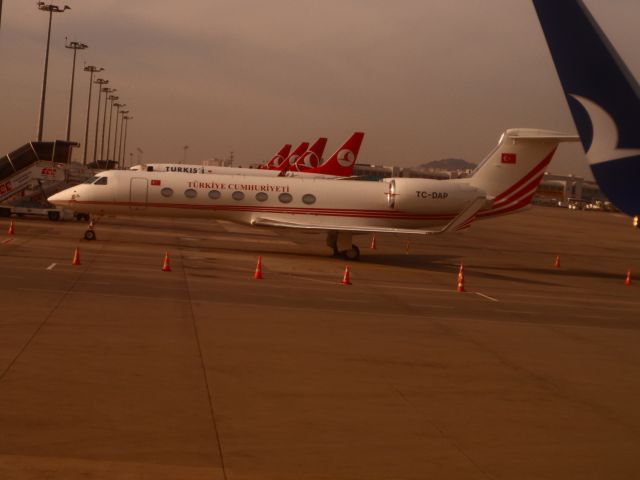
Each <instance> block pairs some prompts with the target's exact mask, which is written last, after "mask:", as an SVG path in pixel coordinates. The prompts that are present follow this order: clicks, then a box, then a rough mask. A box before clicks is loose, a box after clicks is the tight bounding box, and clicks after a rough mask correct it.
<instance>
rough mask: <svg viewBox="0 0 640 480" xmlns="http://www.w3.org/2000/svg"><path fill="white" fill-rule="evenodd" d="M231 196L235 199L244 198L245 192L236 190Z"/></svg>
mask: <svg viewBox="0 0 640 480" xmlns="http://www.w3.org/2000/svg"><path fill="white" fill-rule="evenodd" d="M231 198H233V199H234V200H244V192H241V191H239V190H236V191H235V192H233V193H232V194H231Z"/></svg>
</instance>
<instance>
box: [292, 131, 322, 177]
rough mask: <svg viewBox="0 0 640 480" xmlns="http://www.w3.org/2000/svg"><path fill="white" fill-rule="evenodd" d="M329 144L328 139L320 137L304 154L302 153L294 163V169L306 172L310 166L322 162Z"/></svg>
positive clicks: (314, 166) (315, 165)
mask: <svg viewBox="0 0 640 480" xmlns="http://www.w3.org/2000/svg"><path fill="white" fill-rule="evenodd" d="M326 146H327V139H326V138H324V137H320V138H319V139H318V140H316V141H315V142H314V144H313V145H311V146H310V147H309V150H307V151H306V152H305V153H304V155H302V156H301V157H300V158H299V159H298V160H297V161H296V163H295V165H293V169H294V170H297V171H298V172H304V171H307V170H309V169H310V168H316V167H317V166H318V165H320V163H321V162H322V154H323V153H324V148H325V147H326Z"/></svg>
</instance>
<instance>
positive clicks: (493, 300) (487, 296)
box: [474, 292, 500, 302]
mask: <svg viewBox="0 0 640 480" xmlns="http://www.w3.org/2000/svg"><path fill="white" fill-rule="evenodd" d="M474 293H475V294H476V295H479V296H480V297H482V298H486V299H487V300H491V301H492V302H499V301H500V300H498V299H497V298H493V297H490V296H489V295H485V294H484V293H480V292H474Z"/></svg>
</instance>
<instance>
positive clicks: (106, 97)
mask: <svg viewBox="0 0 640 480" xmlns="http://www.w3.org/2000/svg"><path fill="white" fill-rule="evenodd" d="M102 91H103V92H104V113H103V117H102V140H101V141H100V160H104V134H105V132H106V127H107V101H108V100H109V96H110V95H111V94H112V93H113V92H115V91H116V89H115V88H109V87H104V88H103V89H102Z"/></svg>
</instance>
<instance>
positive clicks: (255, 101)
mask: <svg viewBox="0 0 640 480" xmlns="http://www.w3.org/2000/svg"><path fill="white" fill-rule="evenodd" d="M66 3H67V4H68V5H70V6H71V10H70V11H67V12H65V13H61V14H55V15H54V22H53V30H52V37H51V42H52V47H51V59H50V68H49V84H48V96H47V107H46V117H45V130H44V136H45V139H53V138H54V137H55V138H64V136H65V129H66V118H67V108H68V98H69V83H70V75H71V61H72V51H71V50H67V49H65V48H64V43H65V36H66V37H69V40H75V41H79V42H83V43H86V44H88V45H89V49H87V50H85V51H84V52H79V54H78V60H79V61H78V64H79V65H78V69H77V74H76V80H77V83H76V94H75V109H74V119H73V129H72V132H73V135H72V137H73V139H76V140H78V141H83V140H84V125H85V123H84V122H85V118H86V105H87V103H86V102H87V96H88V82H89V77H88V74H87V73H85V72H83V71H82V67H83V64H84V63H85V62H86V63H87V64H92V65H97V66H100V67H104V68H105V69H106V70H105V71H104V72H103V74H102V76H103V77H104V78H107V79H108V80H109V81H110V86H113V87H114V88H117V89H118V92H117V94H118V95H119V96H120V99H121V101H123V102H124V103H126V104H127V108H129V109H130V110H131V115H133V116H134V117H135V118H134V120H132V121H131V122H130V125H129V145H128V146H129V147H130V148H129V150H130V151H134V150H135V148H136V147H140V148H141V149H142V150H144V152H145V153H144V160H145V161H149V162H151V161H155V162H176V161H181V160H182V156H183V146H184V145H188V146H189V151H188V161H190V162H192V163H199V162H201V161H202V160H205V159H207V158H210V157H212V156H218V157H223V156H226V155H227V154H228V152H229V151H231V150H233V151H234V152H235V155H236V159H237V162H239V163H241V164H245V165H246V164H248V163H251V162H260V161H263V160H266V159H268V158H270V157H271V155H272V154H273V152H274V151H275V150H276V149H277V148H278V147H280V146H281V145H282V144H283V143H295V142H299V141H302V140H308V141H313V140H314V139H315V138H317V137H319V136H326V137H328V138H329V144H328V150H332V151H333V150H334V149H335V148H336V147H338V146H339V144H340V143H341V142H342V141H343V140H344V139H345V138H346V137H347V136H348V135H349V134H350V133H351V132H352V131H355V130H362V131H364V132H366V137H365V140H364V144H363V148H362V151H361V157H360V159H359V160H360V161H366V162H368V163H377V164H387V165H391V164H394V165H401V166H410V165H415V164H418V163H422V162H425V161H429V160H437V159H440V158H444V157H459V158H464V159H466V160H469V161H474V162H477V161H479V160H481V159H482V158H483V156H484V155H485V154H486V153H487V152H488V151H489V150H490V149H491V147H492V146H493V145H494V144H495V142H496V141H497V139H498V137H499V134H500V133H501V132H502V131H503V130H504V129H506V128H510V127H536V128H547V129H555V130H561V131H567V132H574V131H575V128H574V126H573V122H572V121H571V117H570V113H569V110H568V107H567V105H566V102H565V100H564V97H563V94H562V90H561V87H560V83H559V81H558V79H557V76H556V73H555V70H554V68H553V64H552V61H551V57H550V55H549V52H548V49H547V46H546V43H545V41H544V37H543V34H542V30H541V29H540V26H539V24H538V21H537V17H536V15H535V12H534V9H533V5H532V4H531V2H530V1H529V0H457V1H451V0H398V1H395V2H390V1H387V0H322V1H319V0H318V1H311V0H226V1H223V0H190V1H188V2H177V1H175V0H173V1H167V0H136V1H131V0H100V1H97V0H82V1H79V0H75V1H74V0H68V1H67V2H66ZM586 3H587V5H588V6H589V8H590V9H591V11H592V13H593V14H594V16H595V17H596V19H597V20H598V21H599V22H600V25H601V26H602V27H603V29H604V30H605V32H606V33H607V35H608V36H609V38H610V40H611V41H612V42H613V44H614V45H615V46H616V48H617V49H618V51H619V53H620V54H621V55H622V57H623V58H624V60H625V61H626V62H627V65H628V66H629V68H630V69H631V71H632V72H633V73H634V74H635V75H636V77H638V76H639V75H640V51H639V50H638V49H637V44H638V41H640V34H639V33H638V30H637V25H638V19H640V2H639V1H638V0H587V1H586ZM61 5H64V3H61ZM47 15H48V14H46V13H44V12H41V11H39V10H37V8H36V2H35V1H30V0H4V12H3V16H2V27H1V28H2V30H1V31H0V61H1V68H0V88H1V92H2V95H1V97H0V108H1V112H2V115H1V116H0V132H1V134H0V152H2V154H4V153H6V152H8V151H10V150H12V149H13V148H16V147H17V146H18V145H20V144H23V143H25V142H26V141H29V140H32V139H35V137H36V128H37V121H38V109H39V99H40V90H41V82H42V69H43V63H44V62H43V60H44V50H45V43H46V27H47ZM95 91H96V90H95V89H94V92H95ZM94 120H95V98H94V102H93V114H92V121H94ZM90 131H93V127H91V129H90ZM92 143H93V135H90V142H89V145H90V146H91V145H92ZM81 153H82V149H80V151H79V152H78V153H76V158H81ZM550 170H551V171H553V172H554V173H562V174H566V173H575V174H578V175H584V174H586V173H587V172H588V168H587V166H586V162H585V160H584V156H583V155H582V152H581V149H580V148H579V147H578V146H577V145H576V146H563V147H562V148H561V149H560V150H559V152H558V155H557V157H556V160H555V161H554V163H553V164H552V166H551V169H550Z"/></svg>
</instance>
